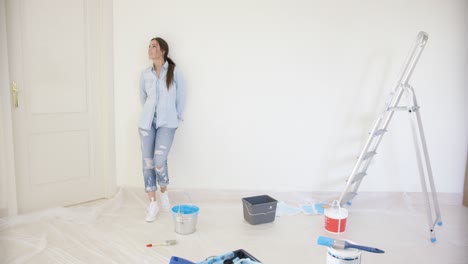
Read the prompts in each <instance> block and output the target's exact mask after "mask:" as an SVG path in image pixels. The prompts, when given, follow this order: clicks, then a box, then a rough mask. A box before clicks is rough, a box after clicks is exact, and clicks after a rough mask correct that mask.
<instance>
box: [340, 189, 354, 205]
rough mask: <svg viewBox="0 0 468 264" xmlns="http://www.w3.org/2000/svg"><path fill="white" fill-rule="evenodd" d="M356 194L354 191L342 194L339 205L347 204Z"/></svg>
mask: <svg viewBox="0 0 468 264" xmlns="http://www.w3.org/2000/svg"><path fill="white" fill-rule="evenodd" d="M356 195H357V193H355V192H348V193H346V194H345V195H344V196H343V199H342V200H341V204H340V205H341V206H344V205H345V204H347V203H348V202H349V201H351V200H353V198H354V197H355V196H356Z"/></svg>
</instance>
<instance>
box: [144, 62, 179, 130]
mask: <svg viewBox="0 0 468 264" xmlns="http://www.w3.org/2000/svg"><path fill="white" fill-rule="evenodd" d="M168 66H169V64H168V62H167V61H166V62H165V63H164V65H163V67H162V69H161V73H160V77H158V75H157V74H156V72H155V70H154V68H153V66H151V67H148V68H147V69H145V70H144V71H143V72H142V73H141V77H140V100H141V104H142V106H143V111H142V113H141V117H140V122H139V123H138V127H139V128H141V129H145V130H150V129H151V123H152V122H153V118H154V116H155V111H156V128H159V127H169V128H176V127H178V125H179V120H181V121H182V120H183V115H182V114H183V112H184V106H185V81H184V78H183V76H182V73H181V72H180V71H179V68H178V67H177V66H176V67H175V68H174V81H173V83H172V84H171V87H170V89H169V91H168V90H167V86H166V74H167V69H168Z"/></svg>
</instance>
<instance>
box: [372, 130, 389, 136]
mask: <svg viewBox="0 0 468 264" xmlns="http://www.w3.org/2000/svg"><path fill="white" fill-rule="evenodd" d="M385 132H387V129H378V130H377V131H375V132H374V137H377V136H380V135H382V134H384V133H385Z"/></svg>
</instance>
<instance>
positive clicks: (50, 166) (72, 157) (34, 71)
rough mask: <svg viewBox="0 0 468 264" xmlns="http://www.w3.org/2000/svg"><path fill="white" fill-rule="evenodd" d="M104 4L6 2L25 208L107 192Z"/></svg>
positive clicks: (46, 0) (16, 141)
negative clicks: (102, 163)
mask: <svg viewBox="0 0 468 264" xmlns="http://www.w3.org/2000/svg"><path fill="white" fill-rule="evenodd" d="M101 4H102V3H101V1H93V0H10V1H7V2H6V15H7V38H8V56H9V58H8V59H9V70H10V71H9V72H10V82H11V83H12V85H14V84H13V82H14V83H15V84H16V88H17V90H18V96H17V98H18V101H17V102H18V105H17V106H13V109H12V115H13V117H12V120H13V133H14V149H15V154H14V155H15V171H16V184H17V199H18V209H19V212H20V213H21V212H29V211H33V210H38V209H42V208H47V207H53V206H63V205H71V204H76V203H81V202H85V201H90V200H94V199H98V198H102V197H104V196H106V191H108V189H106V188H107V187H108V186H106V185H108V184H109V181H108V178H106V177H109V175H105V173H102V172H103V170H102V166H100V164H99V161H100V160H102V154H103V153H108V152H107V151H106V149H105V148H109V146H103V144H102V142H99V139H100V138H101V136H102V126H100V125H99V122H105V120H106V119H105V118H106V117H108V116H106V114H103V112H104V111H102V109H100V108H99V102H98V100H97V99H98V98H96V97H99V95H100V94H102V92H101V93H100V90H101V89H103V87H102V85H101V84H102V83H103V81H102V74H103V70H102V60H101V58H102V56H100V52H101V51H102V50H101V49H102V33H103V32H102V23H100V19H102V16H101V15H100V13H99V10H100V8H101ZM13 93H14V91H13ZM100 129H101V130H100ZM109 136H110V135H109ZM111 138H112V137H111ZM100 155H101V156H100Z"/></svg>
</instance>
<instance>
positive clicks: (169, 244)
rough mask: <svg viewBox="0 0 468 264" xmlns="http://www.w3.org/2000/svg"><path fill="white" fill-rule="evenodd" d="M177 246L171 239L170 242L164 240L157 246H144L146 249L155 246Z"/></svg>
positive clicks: (154, 245)
mask: <svg viewBox="0 0 468 264" xmlns="http://www.w3.org/2000/svg"><path fill="white" fill-rule="evenodd" d="M175 244H177V241H176V240H175V239H172V240H166V241H164V242H162V243H159V244H148V245H146V247H156V246H172V245H175Z"/></svg>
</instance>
